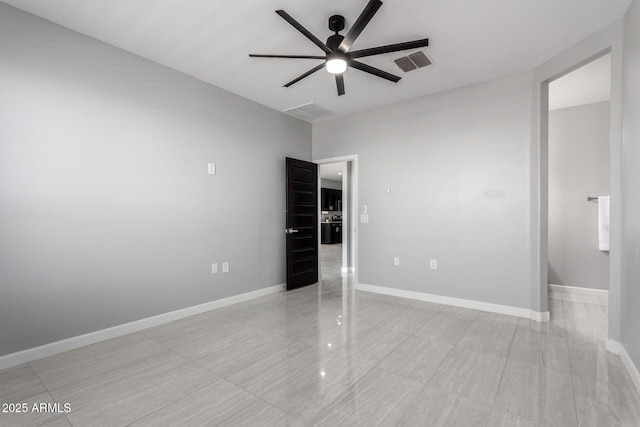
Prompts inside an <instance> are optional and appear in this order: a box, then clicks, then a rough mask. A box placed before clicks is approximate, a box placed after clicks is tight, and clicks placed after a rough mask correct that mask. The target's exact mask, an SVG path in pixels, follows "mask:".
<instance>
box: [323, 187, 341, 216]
mask: <svg viewBox="0 0 640 427" xmlns="http://www.w3.org/2000/svg"><path fill="white" fill-rule="evenodd" d="M320 209H321V210H323V211H341V210H342V190H333V189H331V188H321V189H320Z"/></svg>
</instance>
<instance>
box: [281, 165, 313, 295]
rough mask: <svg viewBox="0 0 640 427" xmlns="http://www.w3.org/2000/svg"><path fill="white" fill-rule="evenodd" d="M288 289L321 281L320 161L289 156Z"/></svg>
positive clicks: (286, 231)
mask: <svg viewBox="0 0 640 427" xmlns="http://www.w3.org/2000/svg"><path fill="white" fill-rule="evenodd" d="M285 233H286V236H287V290H290V289H296V288H300V287H302V286H306V285H311V284H312V283H316V282H317V281H318V165H316V164H315V163H310V162H305V161H302V160H296V159H291V158H289V157H287V224H286V229H285Z"/></svg>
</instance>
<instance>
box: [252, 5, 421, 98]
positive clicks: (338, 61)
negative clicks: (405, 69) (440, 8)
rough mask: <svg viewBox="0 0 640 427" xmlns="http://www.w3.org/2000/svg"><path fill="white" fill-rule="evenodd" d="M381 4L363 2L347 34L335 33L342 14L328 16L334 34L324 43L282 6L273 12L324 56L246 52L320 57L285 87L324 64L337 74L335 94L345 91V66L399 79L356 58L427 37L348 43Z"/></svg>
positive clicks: (404, 46) (409, 46)
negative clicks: (371, 44) (358, 44)
mask: <svg viewBox="0 0 640 427" xmlns="http://www.w3.org/2000/svg"><path fill="white" fill-rule="evenodd" d="M380 6H382V2H381V1H380V0H369V3H368V4H367V6H365V8H364V10H363V11H362V13H361V14H360V16H359V17H358V19H357V20H356V22H355V23H354V24H353V26H352V27H351V29H349V32H348V33H347V35H346V36H342V35H340V34H338V33H339V32H340V31H342V30H344V24H345V21H344V17H343V16H341V15H333V16H331V17H330V18H329V30H331V31H333V32H334V33H335V34H334V35H332V36H329V38H328V39H327V42H326V43H323V42H322V41H321V40H320V39H319V38H317V37H316V36H314V35H313V34H311V32H310V31H309V30H307V29H306V28H305V27H303V26H302V25H301V24H300V23H299V22H298V21H296V20H295V19H293V18H292V17H291V15H289V14H288V13H287V12H285V11H284V10H276V13H277V14H278V15H280V16H281V17H282V19H284V20H285V21H287V22H288V23H289V24H291V25H292V26H293V27H294V28H295V29H296V30H298V31H300V32H301V33H302V34H303V35H304V36H305V37H306V38H308V39H309V40H311V41H312V42H313V43H314V44H315V45H316V46H318V47H319V48H320V49H322V50H323V51H324V53H325V55H324V56H320V55H317V56H314V55H256V54H249V56H250V57H252V58H291V59H322V60H324V62H323V63H322V64H320V65H317V66H315V67H313V68H312V69H310V70H309V71H307V72H306V73H304V74H302V75H301V76H299V77H296V78H295V79H293V80H291V81H290V82H289V83H287V84H285V85H284V87H289V86H291V85H293V84H295V83H297V82H299V81H300V80H302V79H304V78H305V77H309V76H310V75H311V74H313V73H315V72H316V71H318V70H320V69H321V68H326V70H327V71H328V72H329V73H331V74H335V76H336V85H337V88H338V96H340V95H344V94H345V91H344V76H343V75H342V73H344V72H345V70H346V69H347V67H352V68H355V69H358V70H360V71H364V72H365V73H369V74H373V75H374V76H377V77H381V78H383V79H386V80H389V81H392V82H394V83H397V82H398V81H399V80H400V77H398V76H396V75H393V74H391V73H387V72H386V71H383V70H381V69H379V68H376V67H372V66H370V65H367V64H365V63H363V62H360V61H356V58H363V57H366V56H373V55H380V54H383V53H390V52H398V51H401V50H408V49H416V48H420V47H425V46H429V39H419V40H413V41H408V42H403V43H395V44H389V45H385V46H378V47H372V48H368V49H361V50H354V51H351V46H352V45H353V42H355V41H356V39H357V38H358V36H359V35H360V33H361V32H362V30H364V28H365V27H366V26H367V24H368V23H369V21H371V18H373V15H375V14H376V12H377V11H378V9H380Z"/></svg>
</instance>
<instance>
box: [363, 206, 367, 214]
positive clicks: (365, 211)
mask: <svg viewBox="0 0 640 427" xmlns="http://www.w3.org/2000/svg"><path fill="white" fill-rule="evenodd" d="M362 213H367V205H362Z"/></svg>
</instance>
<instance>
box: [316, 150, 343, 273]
mask: <svg viewBox="0 0 640 427" xmlns="http://www.w3.org/2000/svg"><path fill="white" fill-rule="evenodd" d="M346 168H347V164H346V162H338V163H326V164H322V165H320V166H319V167H318V169H319V174H320V216H319V219H320V271H321V275H322V276H321V277H322V280H323V281H325V282H326V281H329V280H336V279H339V278H340V277H341V276H342V267H343V256H342V255H343V250H342V248H343V245H342V242H343V240H346V239H343V232H344V227H343V215H344V214H345V213H348V208H347V207H345V203H344V196H346V194H345V193H346V191H344V190H343V183H345V182H346V180H347V176H346ZM343 178H344V179H343ZM345 222H346V221H345Z"/></svg>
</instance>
